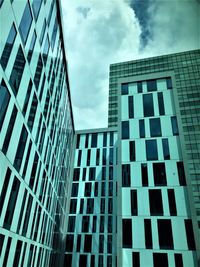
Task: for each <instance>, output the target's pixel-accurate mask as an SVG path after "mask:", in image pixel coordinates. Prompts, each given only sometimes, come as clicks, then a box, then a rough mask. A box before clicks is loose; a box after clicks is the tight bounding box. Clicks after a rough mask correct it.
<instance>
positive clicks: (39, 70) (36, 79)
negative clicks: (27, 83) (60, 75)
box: [34, 55, 43, 90]
mask: <svg viewBox="0 0 200 267" xmlns="http://www.w3.org/2000/svg"><path fill="white" fill-rule="evenodd" d="M42 68H43V63H42V58H41V55H39V58H38V62H37V68H36V71H35V76H34V84H35V87H36V90H38V88H39V84H40V79H41V76H42Z"/></svg>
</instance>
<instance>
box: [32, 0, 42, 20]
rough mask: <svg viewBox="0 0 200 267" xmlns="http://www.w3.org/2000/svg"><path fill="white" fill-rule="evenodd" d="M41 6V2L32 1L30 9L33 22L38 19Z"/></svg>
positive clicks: (37, 0)
mask: <svg viewBox="0 0 200 267" xmlns="http://www.w3.org/2000/svg"><path fill="white" fill-rule="evenodd" d="M41 4H42V0H33V3H32V8H33V14H34V17H35V20H37V18H38V15H39V12H40V7H41Z"/></svg>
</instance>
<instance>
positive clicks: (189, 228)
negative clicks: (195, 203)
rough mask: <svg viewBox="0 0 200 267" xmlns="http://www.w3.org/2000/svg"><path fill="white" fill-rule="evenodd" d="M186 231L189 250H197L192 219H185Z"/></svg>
mask: <svg viewBox="0 0 200 267" xmlns="http://www.w3.org/2000/svg"><path fill="white" fill-rule="evenodd" d="M185 231H186V238H187V244H188V249H189V250H196V246H195V241H194V232H193V227H192V220H191V219H185Z"/></svg>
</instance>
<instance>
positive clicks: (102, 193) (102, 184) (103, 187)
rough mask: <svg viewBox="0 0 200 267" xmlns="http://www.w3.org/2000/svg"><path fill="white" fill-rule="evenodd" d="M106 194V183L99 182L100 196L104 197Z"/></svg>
mask: <svg viewBox="0 0 200 267" xmlns="http://www.w3.org/2000/svg"><path fill="white" fill-rule="evenodd" d="M105 194H106V183H105V182H102V183H101V196H102V197H104V196H105Z"/></svg>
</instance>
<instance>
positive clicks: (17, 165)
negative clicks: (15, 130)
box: [14, 125, 28, 171]
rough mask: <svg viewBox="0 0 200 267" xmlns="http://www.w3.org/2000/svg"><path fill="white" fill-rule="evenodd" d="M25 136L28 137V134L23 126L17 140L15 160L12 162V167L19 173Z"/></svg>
mask: <svg viewBox="0 0 200 267" xmlns="http://www.w3.org/2000/svg"><path fill="white" fill-rule="evenodd" d="M27 136H28V132H27V130H26V128H25V126H24V125H23V127H22V130H21V134H20V138H19V143H18V147H17V152H16V155H15V160H14V167H15V168H16V170H17V171H19V170H20V167H21V163H22V158H23V155H24V150H25V147H26V140H27Z"/></svg>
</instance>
